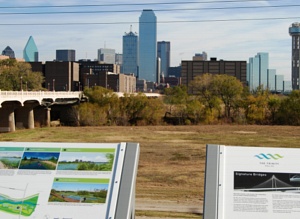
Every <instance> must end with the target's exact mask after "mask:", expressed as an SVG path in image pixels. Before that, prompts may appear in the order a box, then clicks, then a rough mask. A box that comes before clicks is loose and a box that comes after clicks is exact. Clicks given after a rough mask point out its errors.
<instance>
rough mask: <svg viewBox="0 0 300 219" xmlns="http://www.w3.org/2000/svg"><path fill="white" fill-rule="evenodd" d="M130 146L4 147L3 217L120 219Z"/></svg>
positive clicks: (0, 173)
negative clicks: (122, 182) (119, 201)
mask: <svg viewBox="0 0 300 219" xmlns="http://www.w3.org/2000/svg"><path fill="white" fill-rule="evenodd" d="M125 149H126V143H115V144H112V143H107V144H104V143H103V144H95V143H32V142H30V143H25V142H24V143H20V142H19V143H13V142H12V143H9V142H1V143H0V200H1V203H0V218H5V219H19V218H28V219H41V218H49V219H52V218H70V219H71V218H72V219H82V218H86V216H87V215H86V212H87V211H88V212H89V219H105V218H112V219H113V218H114V214H115V210H114V209H115V208H116V203H117V202H116V200H117V197H118V195H119V186H120V185H119V183H116V182H120V176H121V174H120V173H121V172H122V167H123V161H124V154H125V153H124V152H125Z"/></svg>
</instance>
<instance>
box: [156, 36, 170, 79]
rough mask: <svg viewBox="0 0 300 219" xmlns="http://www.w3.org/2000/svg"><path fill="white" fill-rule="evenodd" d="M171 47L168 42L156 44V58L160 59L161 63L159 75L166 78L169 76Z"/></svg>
mask: <svg viewBox="0 0 300 219" xmlns="http://www.w3.org/2000/svg"><path fill="white" fill-rule="evenodd" d="M170 50H171V46H170V42H165V41H161V42H157V56H158V57H159V58H160V61H161V73H162V74H163V75H164V76H165V77H167V76H169V72H168V70H169V67H170V59H171V54H170Z"/></svg>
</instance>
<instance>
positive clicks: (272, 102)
mask: <svg viewBox="0 0 300 219" xmlns="http://www.w3.org/2000/svg"><path fill="white" fill-rule="evenodd" d="M280 104H281V99H280V98H279V96H278V95H270V97H269V99H268V110H269V119H270V122H271V123H272V124H275V123H276V118H277V114H278V111H279V107H280Z"/></svg>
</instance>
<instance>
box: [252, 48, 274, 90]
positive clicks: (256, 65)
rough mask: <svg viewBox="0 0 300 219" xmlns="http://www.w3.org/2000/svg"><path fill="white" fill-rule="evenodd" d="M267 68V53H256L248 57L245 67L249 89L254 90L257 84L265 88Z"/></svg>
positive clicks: (266, 84)
mask: <svg viewBox="0 0 300 219" xmlns="http://www.w3.org/2000/svg"><path fill="white" fill-rule="evenodd" d="M268 68H269V54H268V53H264V52H261V53H257V55H256V56H255V57H253V58H249V63H248V68H247V81H248V86H249V89H250V90H251V91H253V90H256V89H257V88H258V87H259V86H263V88H264V89H265V88H267V86H268Z"/></svg>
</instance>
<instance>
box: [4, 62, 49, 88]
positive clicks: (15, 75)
mask: <svg viewBox="0 0 300 219" xmlns="http://www.w3.org/2000/svg"><path fill="white" fill-rule="evenodd" d="M43 82H44V77H43V76H42V73H41V72H32V70H31V66H30V64H29V63H25V62H17V61H16V60H15V59H6V60H1V61H0V89H1V90H12V91H20V90H21V89H22V90H25V89H27V90H29V91H34V90H43V89H44V88H43V87H42V83H43Z"/></svg>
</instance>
